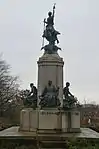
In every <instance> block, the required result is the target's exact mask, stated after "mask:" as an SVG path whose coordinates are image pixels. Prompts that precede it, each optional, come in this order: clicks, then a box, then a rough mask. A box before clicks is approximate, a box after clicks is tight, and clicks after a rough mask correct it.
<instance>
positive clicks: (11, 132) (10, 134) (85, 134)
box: [0, 127, 99, 139]
mask: <svg viewBox="0 0 99 149" xmlns="http://www.w3.org/2000/svg"><path fill="white" fill-rule="evenodd" d="M38 136H42V137H51V136H52V137H58V136H59V137H63V138H65V137H68V138H69V137H76V138H90V139H91V138H92V139H95V138H99V133H97V132H95V131H93V130H91V129H89V128H81V133H61V134H38ZM16 137H17V138H35V137H37V135H36V132H19V127H11V128H8V129H5V130H3V131H0V138H6V139H9V138H13V139H14V138H16Z"/></svg>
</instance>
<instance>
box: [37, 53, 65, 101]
mask: <svg viewBox="0 0 99 149" xmlns="http://www.w3.org/2000/svg"><path fill="white" fill-rule="evenodd" d="M37 63H38V96H39V95H41V94H42V91H43V89H44V87H45V86H46V85H47V84H48V81H49V80H51V81H52V84H53V85H55V86H56V87H58V86H59V87H60V90H59V98H60V101H61V103H62V97H63V65H64V62H63V59H62V58H61V57H60V56H59V55H58V54H45V55H43V56H42V57H40V58H39V60H38V62H37Z"/></svg>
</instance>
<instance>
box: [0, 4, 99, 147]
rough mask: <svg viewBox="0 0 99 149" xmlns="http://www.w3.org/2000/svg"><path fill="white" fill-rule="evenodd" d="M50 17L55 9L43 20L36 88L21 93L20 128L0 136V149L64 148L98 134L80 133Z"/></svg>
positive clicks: (89, 131) (78, 116)
mask: <svg viewBox="0 0 99 149" xmlns="http://www.w3.org/2000/svg"><path fill="white" fill-rule="evenodd" d="M54 17H55V5H54V7H53V12H49V13H48V18H47V20H46V19H44V32H43V36H42V37H43V46H42V48H41V49H44V53H43V56H42V57H40V58H39V60H38V62H37V64H38V86H37V88H36V87H35V86H34V84H33V83H31V84H30V88H31V91H28V90H27V91H26V93H25V95H26V96H25V97H24V100H23V101H24V102H23V103H24V108H23V109H22V110H21V113H20V126H14V127H11V128H8V129H6V130H4V131H1V132H0V143H2V144H3V145H1V144H0V148H5V149H7V148H8V146H9V148H13V149H20V148H22V149H23V148H26V149H27V148H35V149H38V148H67V146H68V140H69V139H68V138H77V139H78V138H81V139H84V138H98V139H99V134H98V133H96V132H94V131H92V130H90V129H86V128H81V129H80V112H79V110H78V106H79V104H78V101H77V99H76V98H75V97H74V95H72V94H71V93H70V91H69V86H70V83H69V82H67V83H66V87H63V81H64V80H63V66H64V61H63V58H61V57H60V56H59V54H58V50H61V48H59V47H58V46H57V45H56V44H58V43H59V40H58V37H57V36H58V35H60V33H59V32H58V31H56V30H55V28H54ZM45 24H46V25H45ZM44 39H46V40H47V41H48V42H49V43H48V44H47V45H44ZM5 142H6V143H8V144H9V145H8V144H7V145H6V143H5ZM78 142H79V140H78ZM83 144H84V140H83ZM80 147H81V145H80ZM78 148H79V147H78Z"/></svg>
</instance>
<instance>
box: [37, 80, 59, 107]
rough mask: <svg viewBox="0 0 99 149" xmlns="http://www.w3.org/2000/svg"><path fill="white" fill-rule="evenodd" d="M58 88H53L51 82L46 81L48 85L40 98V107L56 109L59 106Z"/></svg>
mask: <svg viewBox="0 0 99 149" xmlns="http://www.w3.org/2000/svg"><path fill="white" fill-rule="evenodd" d="M58 94H59V87H58V88H55V86H54V85H52V81H50V80H49V81H48V85H47V86H46V87H45V88H44V90H43V93H42V95H41V96H40V100H41V101H40V105H41V107H57V106H59V105H60V101H59V98H58Z"/></svg>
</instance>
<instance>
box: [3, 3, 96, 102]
mask: <svg viewBox="0 0 99 149" xmlns="http://www.w3.org/2000/svg"><path fill="white" fill-rule="evenodd" d="M55 2H56V14H55V28H56V29H57V30H58V31H60V32H61V36H60V37H59V40H60V45H59V46H60V47H61V48H62V52H60V53H59V54H60V56H62V57H63V58H64V62H65V65H64V84H65V82H66V81H69V82H71V91H72V92H73V94H75V96H77V97H78V98H79V100H80V101H83V100H84V98H86V99H87V101H88V102H90V101H94V100H95V101H96V102H97V103H99V0H0V52H2V53H3V58H4V59H5V60H6V61H7V63H9V64H10V65H11V67H12V69H11V71H12V73H13V74H14V75H19V76H20V80H21V81H22V82H21V86H22V87H23V88H24V89H25V88H28V87H29V83H30V82H34V83H35V84H37V60H38V58H39V56H41V55H42V52H41V51H40V48H41V45H42V37H41V36H42V32H43V19H44V18H45V17H47V12H48V11H51V10H52V6H53V3H55Z"/></svg>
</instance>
